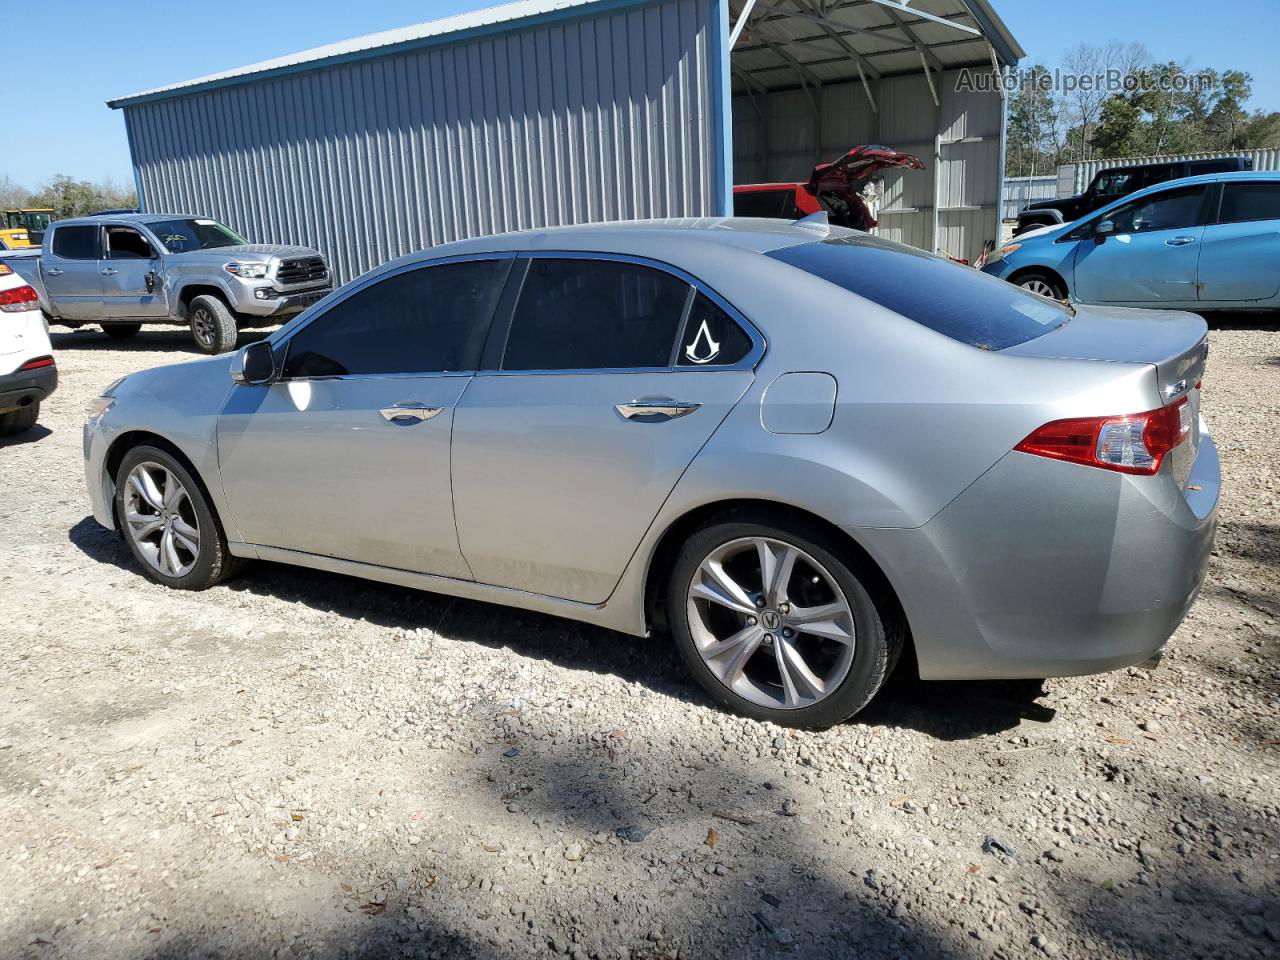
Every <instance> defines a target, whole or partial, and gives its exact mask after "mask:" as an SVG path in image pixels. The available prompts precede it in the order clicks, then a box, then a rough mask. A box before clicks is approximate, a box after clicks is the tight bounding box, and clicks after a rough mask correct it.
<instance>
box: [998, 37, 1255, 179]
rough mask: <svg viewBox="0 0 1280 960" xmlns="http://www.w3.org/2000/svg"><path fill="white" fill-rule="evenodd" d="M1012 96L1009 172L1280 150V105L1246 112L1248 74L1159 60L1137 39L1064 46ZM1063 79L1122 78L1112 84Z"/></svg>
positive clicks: (1029, 172)
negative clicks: (1055, 62)
mask: <svg viewBox="0 0 1280 960" xmlns="http://www.w3.org/2000/svg"><path fill="white" fill-rule="evenodd" d="M1022 76H1023V81H1022V82H1021V83H1020V84H1019V85H1018V87H1017V89H1015V90H1014V91H1013V92H1012V93H1011V94H1010V95H1009V126H1008V138H1007V146H1006V174H1007V175H1008V176H1011V177H1019V176H1030V175H1033V174H1045V173H1053V172H1054V171H1055V170H1057V168H1058V166H1059V165H1061V164H1064V163H1075V162H1078V161H1082V160H1099V159H1107V158H1111V157H1145V156H1157V155H1160V154H1180V153H1201V152H1209V151H1225V150H1253V149H1258V148H1265V147H1280V112H1275V111H1270V112H1266V111H1262V110H1254V111H1252V112H1251V111H1249V110H1248V109H1247V108H1246V106H1245V105H1246V104H1247V103H1248V101H1249V98H1250V96H1251V95H1252V93H1253V78H1252V77H1251V76H1250V75H1249V74H1248V73H1246V72H1245V71H1243V70H1221V71H1219V70H1196V71H1192V70H1191V69H1189V68H1188V67H1187V66H1186V65H1184V64H1179V63H1174V62H1168V63H1157V62H1154V61H1153V60H1152V59H1151V56H1150V54H1149V53H1148V52H1147V49H1146V48H1145V47H1144V46H1142V44H1138V43H1119V42H1113V43H1110V44H1106V45H1102V46H1098V45H1094V44H1080V45H1078V46H1076V47H1073V48H1072V49H1071V50H1068V51H1067V53H1066V55H1065V56H1064V57H1063V60H1062V64H1061V66H1060V67H1059V68H1058V69H1057V70H1056V71H1050V70H1049V68H1047V67H1045V66H1044V65H1043V64H1036V65H1035V66H1033V67H1031V68H1030V69H1029V70H1025V71H1022ZM1063 76H1066V77H1072V78H1075V77H1082V76H1086V77H1097V76H1111V77H1123V78H1125V82H1124V84H1123V88H1122V89H1119V90H1115V89H1112V87H1113V86H1114V84H1109V85H1108V84H1073V83H1061V82H1059V79H1060V78H1061V77H1063Z"/></svg>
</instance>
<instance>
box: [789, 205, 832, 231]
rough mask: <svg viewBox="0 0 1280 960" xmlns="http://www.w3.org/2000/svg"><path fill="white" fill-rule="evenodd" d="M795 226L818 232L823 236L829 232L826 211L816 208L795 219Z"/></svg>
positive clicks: (829, 223) (829, 226) (829, 222)
mask: <svg viewBox="0 0 1280 960" xmlns="http://www.w3.org/2000/svg"><path fill="white" fill-rule="evenodd" d="M795 225H796V226H797V227H804V228H805V229H807V230H814V231H817V232H820V233H821V234H822V235H823V236H824V237H825V236H827V235H828V234H829V233H831V221H830V220H828V219H827V211H825V210H818V211H817V212H815V213H811V214H809V215H808V216H806V217H801V218H800V219H799V220H797V221H795Z"/></svg>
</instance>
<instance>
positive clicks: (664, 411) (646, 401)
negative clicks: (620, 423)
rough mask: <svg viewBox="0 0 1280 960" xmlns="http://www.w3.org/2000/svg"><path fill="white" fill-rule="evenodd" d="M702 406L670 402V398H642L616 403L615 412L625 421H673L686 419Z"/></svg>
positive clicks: (686, 402)
mask: <svg viewBox="0 0 1280 960" xmlns="http://www.w3.org/2000/svg"><path fill="white" fill-rule="evenodd" d="M700 406H702V404H700V403H692V402H690V401H687V400H672V399H671V398H670V397H642V398H641V399H639V400H632V401H631V402H630V403H618V404H615V405H614V408H613V409H615V410H617V411H618V413H620V414H622V416H623V417H624V418H626V419H627V420H675V419H676V418H677V417H687V416H688V415H689V414H691V413H693V411H695V410H697V409H698V408H699V407H700Z"/></svg>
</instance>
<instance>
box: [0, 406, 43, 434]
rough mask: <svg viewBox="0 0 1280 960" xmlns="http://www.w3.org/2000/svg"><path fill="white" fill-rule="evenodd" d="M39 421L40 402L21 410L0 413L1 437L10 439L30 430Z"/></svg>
mask: <svg viewBox="0 0 1280 960" xmlns="http://www.w3.org/2000/svg"><path fill="white" fill-rule="evenodd" d="M39 419H40V403H39V401H37V402H36V403H33V404H31V405H30V406H26V407H22V408H21V409H19V410H11V411H9V412H8V413H0V437H9V436H12V435H13V434H15V433H22V432H23V431H24V430H30V429H31V428H32V427H34V426H35V425H36V421H37V420H39Z"/></svg>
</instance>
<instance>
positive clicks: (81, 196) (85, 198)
mask: <svg viewBox="0 0 1280 960" xmlns="http://www.w3.org/2000/svg"><path fill="white" fill-rule="evenodd" d="M29 203H30V205H31V206H33V207H52V208H53V211H54V215H55V216H56V217H58V218H63V217H82V216H84V215H85V214H87V213H93V212H94V211H95V210H102V209H104V208H114V207H136V206H137V205H138V198H137V196H136V195H135V194H134V192H133V191H132V190H125V189H123V188H121V187H120V186H119V185H117V184H116V183H114V182H113V181H111V180H105V181H103V182H101V183H90V182H89V181H88V180H76V179H75V178H74V177H69V176H67V175H66V174H63V173H59V174H55V175H54V176H53V177H52V178H51V179H50V180H48V181H47V182H46V183H45V184H44V185H43V186H42V187H41V188H40V190H39V191H37V192H36V193H35V194H33V195H32V196H31V198H30V201H29Z"/></svg>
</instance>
